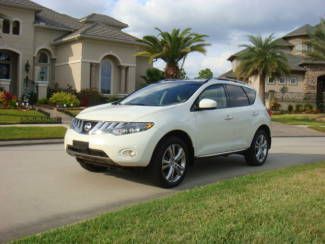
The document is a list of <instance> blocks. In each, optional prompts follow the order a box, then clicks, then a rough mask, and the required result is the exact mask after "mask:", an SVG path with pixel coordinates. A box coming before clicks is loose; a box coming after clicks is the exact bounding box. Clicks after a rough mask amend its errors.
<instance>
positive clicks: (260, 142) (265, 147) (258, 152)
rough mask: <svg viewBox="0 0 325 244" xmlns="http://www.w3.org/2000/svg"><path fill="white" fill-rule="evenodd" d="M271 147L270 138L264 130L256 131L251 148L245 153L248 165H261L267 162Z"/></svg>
mask: <svg viewBox="0 0 325 244" xmlns="http://www.w3.org/2000/svg"><path fill="white" fill-rule="evenodd" d="M269 148H270V140H269V138H268V135H267V134H266V132H265V131H264V130H259V131H257V132H256V134H255V136H254V139H253V141H252V144H251V146H250V148H249V149H248V150H247V151H246V153H245V159H246V162H247V164H248V165H253V166H260V165H262V164H264V163H265V160H266V158H267V156H268V152H269Z"/></svg>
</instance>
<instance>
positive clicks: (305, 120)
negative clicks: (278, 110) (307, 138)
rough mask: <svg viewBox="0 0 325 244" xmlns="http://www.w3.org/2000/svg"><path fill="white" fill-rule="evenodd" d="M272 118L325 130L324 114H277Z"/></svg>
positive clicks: (281, 121) (285, 122) (277, 120)
mask: <svg viewBox="0 0 325 244" xmlns="http://www.w3.org/2000/svg"><path fill="white" fill-rule="evenodd" d="M272 120H273V121H276V122H280V123H284V124H289V125H307V126H308V127H309V128H311V129H314V130H318V131H321V132H325V114H279V115H272Z"/></svg>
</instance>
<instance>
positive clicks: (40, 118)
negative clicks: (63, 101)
mask: <svg viewBox="0 0 325 244" xmlns="http://www.w3.org/2000/svg"><path fill="white" fill-rule="evenodd" d="M55 122H56V120H55V119H51V118H50V117H48V116H46V115H45V114H43V113H41V112H38V111H36V110H20V109H0V124H33V123H55Z"/></svg>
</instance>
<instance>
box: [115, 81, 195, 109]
mask: <svg viewBox="0 0 325 244" xmlns="http://www.w3.org/2000/svg"><path fill="white" fill-rule="evenodd" d="M200 86H201V84H200V83H199V82H190V81H186V82H184V81H173V82H161V83H155V84H152V85H148V86H146V87H144V88H142V89H140V90H138V91H136V92H134V93H132V94H131V95H129V96H128V97H126V98H125V99H123V100H122V101H121V102H120V103H119V104H122V105H140V106H167V105H172V104H177V103H183V102H185V101H186V100H187V99H189V98H190V97H191V96H192V95H193V93H194V92H195V91H196V90H197V89H198V88H199V87H200Z"/></svg>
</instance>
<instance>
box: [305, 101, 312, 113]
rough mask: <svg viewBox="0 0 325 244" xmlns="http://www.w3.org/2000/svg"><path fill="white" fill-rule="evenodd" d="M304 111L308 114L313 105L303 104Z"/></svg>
mask: <svg viewBox="0 0 325 244" xmlns="http://www.w3.org/2000/svg"><path fill="white" fill-rule="evenodd" d="M304 110H305V111H306V112H308V113H310V112H313V105H311V104H310V103H307V104H305V105H304Z"/></svg>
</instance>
